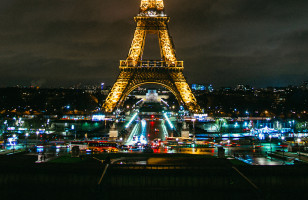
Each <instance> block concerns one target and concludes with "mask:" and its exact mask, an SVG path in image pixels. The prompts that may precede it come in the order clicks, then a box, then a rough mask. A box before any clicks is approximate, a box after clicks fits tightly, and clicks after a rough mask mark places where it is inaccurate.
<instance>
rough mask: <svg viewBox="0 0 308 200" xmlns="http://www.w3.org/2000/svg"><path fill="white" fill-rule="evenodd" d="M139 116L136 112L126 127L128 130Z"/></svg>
mask: <svg viewBox="0 0 308 200" xmlns="http://www.w3.org/2000/svg"><path fill="white" fill-rule="evenodd" d="M137 115H138V112H136V113H135V114H134V115H133V117H132V118H131V119H130V121H129V122H128V124H127V125H126V126H125V128H128V127H129V126H130V125H131V123H132V122H133V121H134V120H135V118H136V117H137Z"/></svg>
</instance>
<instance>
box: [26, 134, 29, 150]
mask: <svg viewBox="0 0 308 200" xmlns="http://www.w3.org/2000/svg"><path fill="white" fill-rule="evenodd" d="M28 136H29V133H26V150H27V149H28Z"/></svg>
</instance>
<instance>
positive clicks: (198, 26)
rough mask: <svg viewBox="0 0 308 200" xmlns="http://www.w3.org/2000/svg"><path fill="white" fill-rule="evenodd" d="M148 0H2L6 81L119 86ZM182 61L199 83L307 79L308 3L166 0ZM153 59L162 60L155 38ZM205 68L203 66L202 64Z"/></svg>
mask: <svg viewBox="0 0 308 200" xmlns="http://www.w3.org/2000/svg"><path fill="white" fill-rule="evenodd" d="M139 3H140V1H139V0H138V1H133V0H125V1H124V0H118V1H107V0H103V1H98V0H90V1H86V2H84V1H76V0H75V1H71V0H67V1H52V2H46V1H42V0H32V1H27V2H24V1H21V0H10V1H8V0H4V1H1V2H0V13H1V14H0V21H1V23H0V30H1V31H0V35H1V37H2V38H3V39H2V40H1V41H0V46H1V47H0V72H1V76H0V78H1V81H0V87H7V86H15V85H38V86H42V87H59V86H70V85H75V84H78V83H82V84H93V83H100V82H106V84H107V85H112V84H113V82H114V80H115V78H116V76H117V74H118V72H119V69H118V65H119V60H121V59H125V58H126V56H127V51H128V50H129V46H130V42H131V39H132V37H133V33H134V29H135V23H134V21H133V17H134V16H136V15H137V13H138V7H139ZM165 4H166V13H167V14H168V15H169V16H170V17H171V22H172V23H170V26H169V28H170V33H171V35H172V36H173V39H174V42H175V46H176V50H177V58H178V60H184V63H185V64H184V67H185V72H184V74H185V76H186V77H187V81H188V82H189V83H190V84H191V83H201V84H213V85H214V86H216V87H222V86H235V85H237V84H238V83H242V84H245V85H246V84H248V85H252V86H254V87H267V86H276V87H279V86H287V85H301V84H302V83H303V82H304V81H306V80H307V72H308V70H307V64H308V60H307V57H306V55H307V53H308V48H307V46H306V45H304V44H306V43H307V40H308V37H307V36H308V34H307V33H308V30H307V28H306V26H305V24H306V21H307V19H308V14H307V12H305V11H306V10H307V9H308V2H306V1H304V0H299V1H297V2H296V3H294V1H290V0H286V1H283V2H276V1H273V0H271V1H265V0H261V1H253V2H247V1H243V0H230V1H228V2H224V1H211V0H207V1H204V0H195V1H194V3H191V2H188V1H184V0H165ZM147 42H148V45H147V46H154V47H153V48H152V49H147V48H146V49H145V50H146V52H145V55H144V57H145V58H152V57H151V56H150V55H156V56H155V57H154V59H157V58H159V51H158V43H157V44H156V43H155V42H157V40H156V39H155V38H150V39H149V40H147ZM200 66H202V67H200Z"/></svg>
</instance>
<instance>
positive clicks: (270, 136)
mask: <svg viewBox="0 0 308 200" xmlns="http://www.w3.org/2000/svg"><path fill="white" fill-rule="evenodd" d="M269 138H270V149H271V160H272V135H269Z"/></svg>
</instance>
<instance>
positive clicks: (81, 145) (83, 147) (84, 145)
mask: <svg viewBox="0 0 308 200" xmlns="http://www.w3.org/2000/svg"><path fill="white" fill-rule="evenodd" d="M75 146H78V147H79V150H80V151H86V150H87V148H88V143H87V142H86V141H71V142H70V144H69V148H70V151H72V149H73V147H75Z"/></svg>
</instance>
